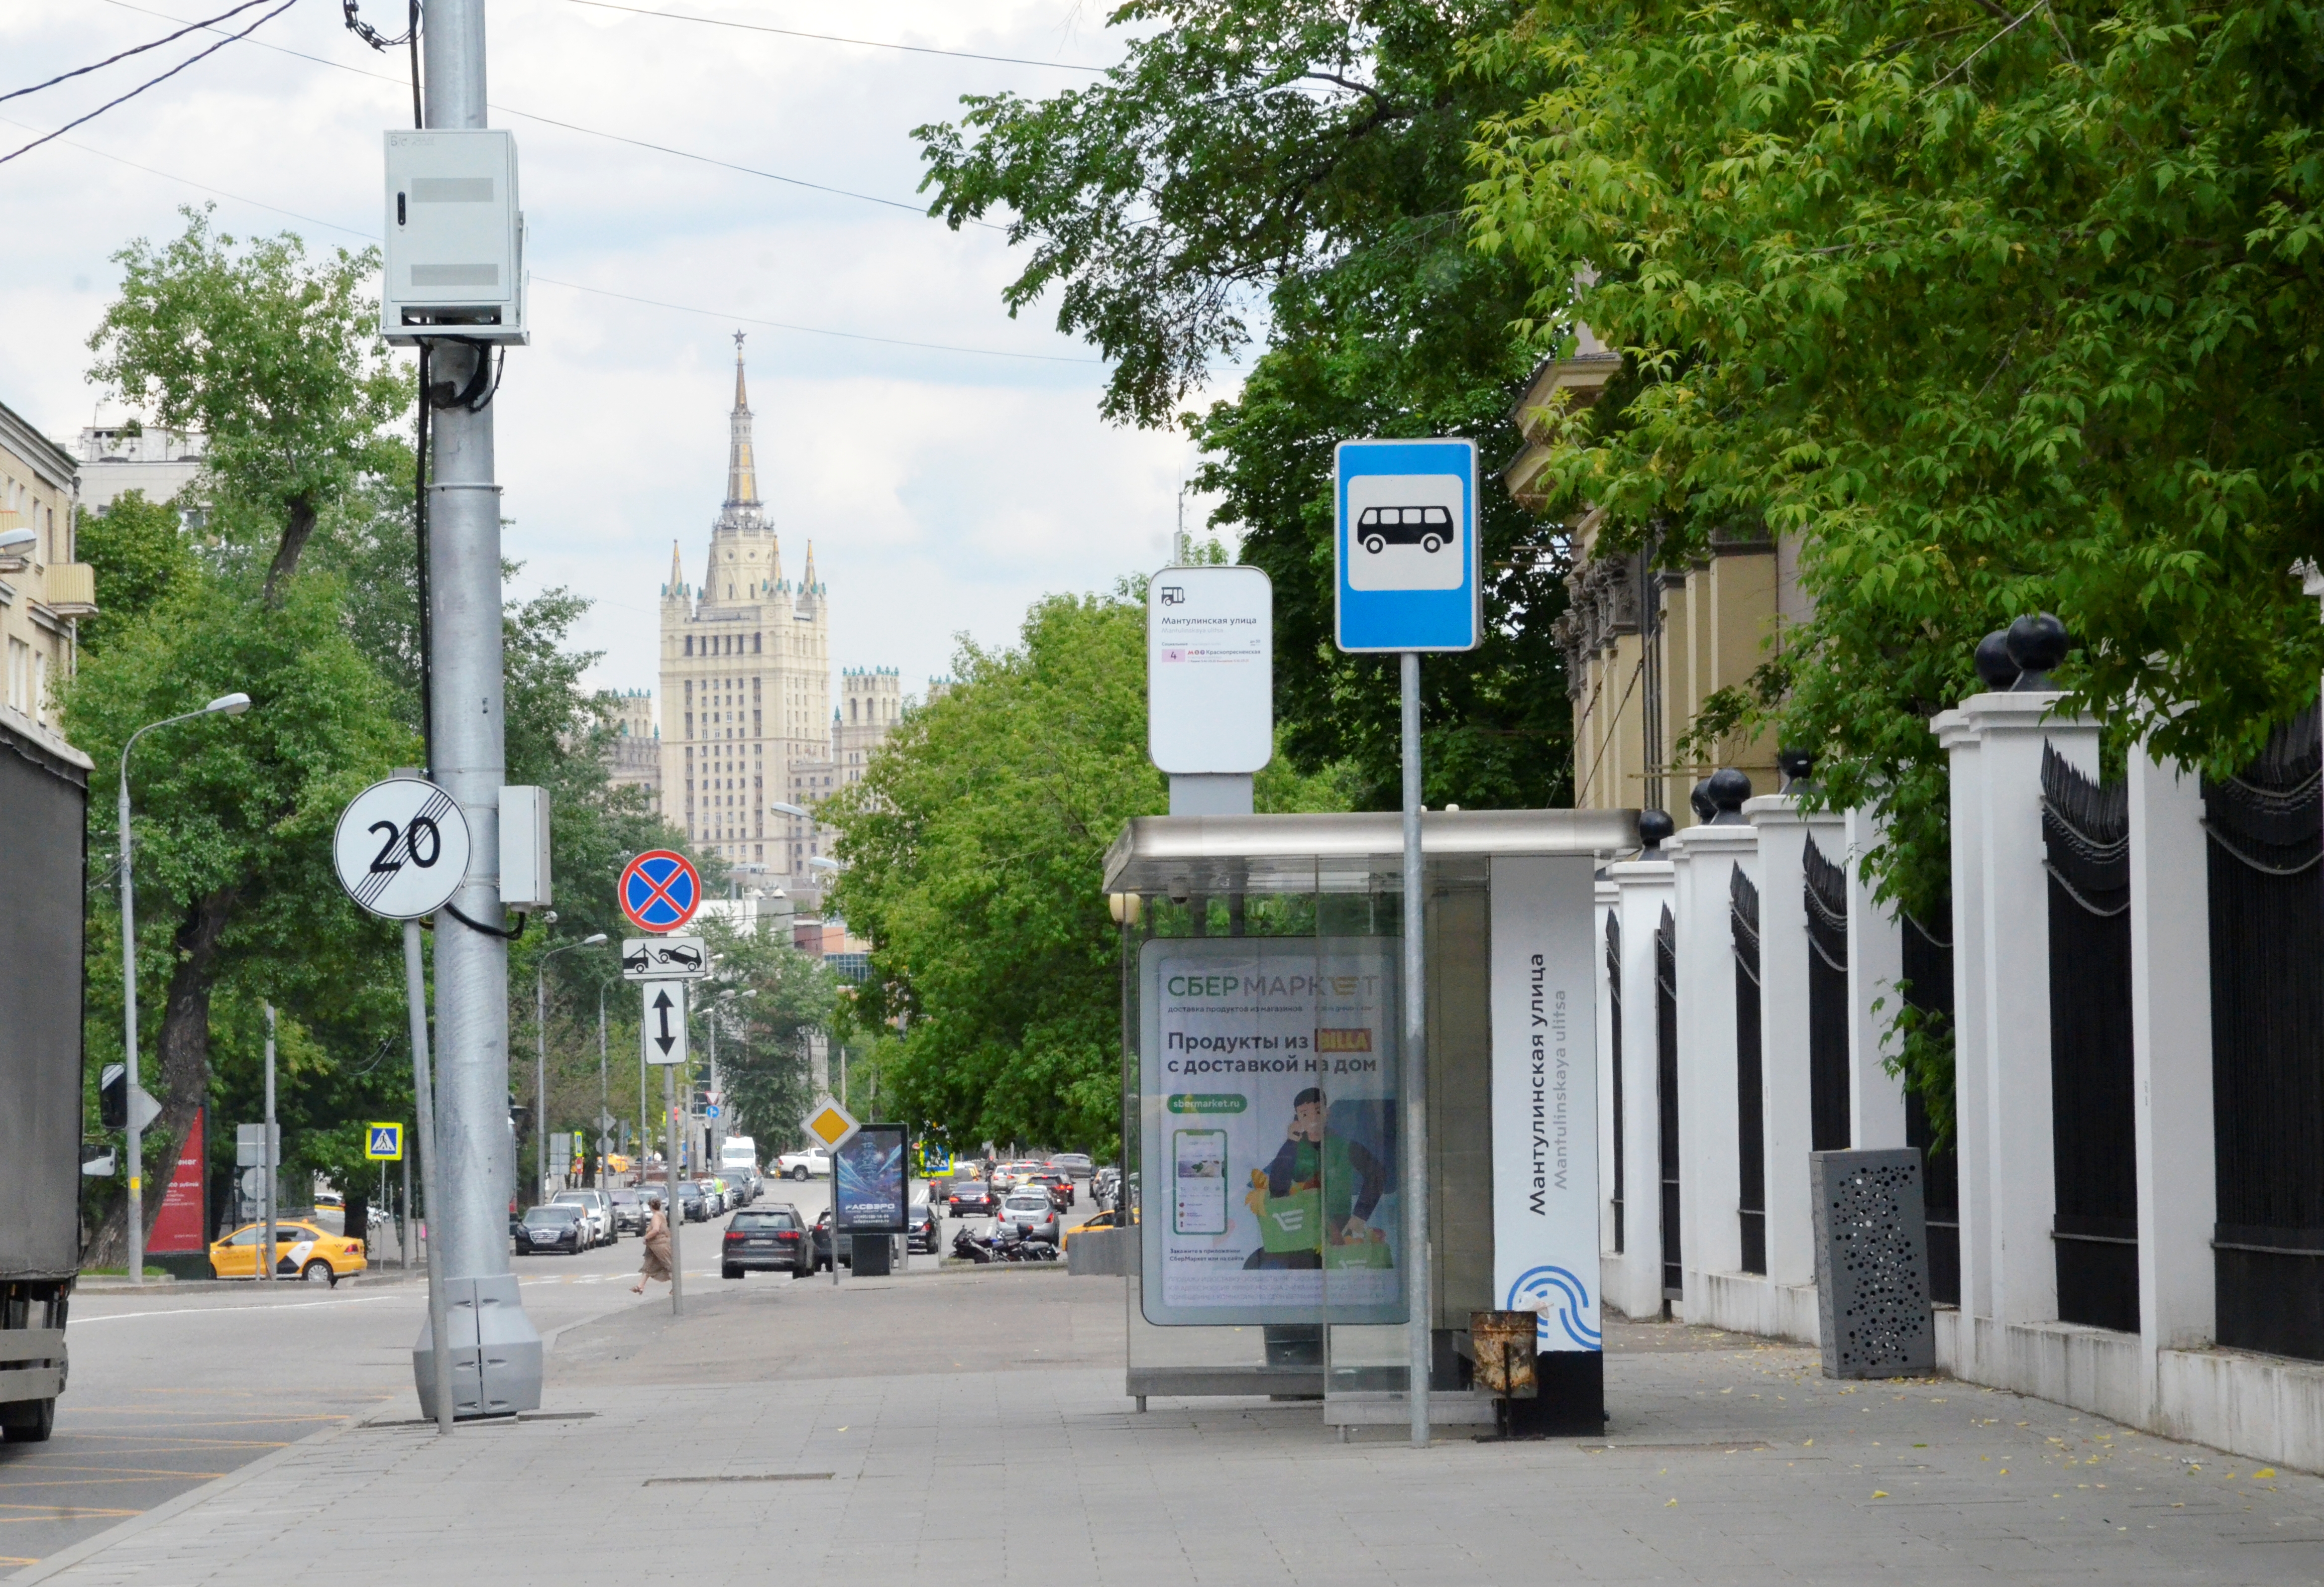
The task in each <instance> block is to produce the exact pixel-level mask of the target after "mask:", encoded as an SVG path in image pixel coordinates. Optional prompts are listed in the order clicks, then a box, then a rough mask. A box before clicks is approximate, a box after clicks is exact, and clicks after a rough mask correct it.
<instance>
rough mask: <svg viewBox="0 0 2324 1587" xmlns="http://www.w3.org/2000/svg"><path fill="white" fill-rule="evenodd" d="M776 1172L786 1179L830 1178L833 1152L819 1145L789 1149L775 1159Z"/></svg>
mask: <svg viewBox="0 0 2324 1587" xmlns="http://www.w3.org/2000/svg"><path fill="white" fill-rule="evenodd" d="M775 1172H776V1173H777V1174H778V1175H779V1176H781V1177H783V1178H785V1179H807V1178H816V1179H828V1178H830V1177H831V1154H830V1153H829V1152H827V1151H825V1150H824V1149H823V1148H821V1147H819V1146H811V1147H809V1148H807V1149H806V1150H805V1151H787V1152H785V1153H783V1155H782V1156H780V1157H779V1158H776V1159H775Z"/></svg>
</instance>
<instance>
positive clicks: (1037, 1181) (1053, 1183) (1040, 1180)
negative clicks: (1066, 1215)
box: [1025, 1168, 1074, 1213]
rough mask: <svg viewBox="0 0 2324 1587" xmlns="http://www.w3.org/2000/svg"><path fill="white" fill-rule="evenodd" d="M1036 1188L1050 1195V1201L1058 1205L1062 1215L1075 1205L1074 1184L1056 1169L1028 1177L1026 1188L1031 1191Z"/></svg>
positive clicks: (1047, 1169) (1042, 1170) (1041, 1171)
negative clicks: (1038, 1187)
mask: <svg viewBox="0 0 2324 1587" xmlns="http://www.w3.org/2000/svg"><path fill="white" fill-rule="evenodd" d="M1034 1186H1040V1187H1041V1188H1042V1189H1043V1190H1046V1191H1047V1192H1048V1193H1049V1199H1050V1200H1051V1201H1053V1202H1055V1203H1056V1204H1057V1211H1059V1212H1061V1213H1062V1212H1064V1211H1065V1209H1066V1208H1067V1207H1069V1206H1071V1205H1073V1204H1074V1182H1073V1181H1072V1180H1071V1179H1069V1178H1067V1177H1066V1176H1065V1175H1063V1174H1060V1173H1058V1172H1057V1171H1056V1169H1054V1168H1043V1169H1041V1170H1039V1171H1038V1172H1037V1173H1032V1174H1028V1175H1026V1176H1025V1188H1026V1189H1028V1190H1030V1189H1032V1188H1033V1187H1034Z"/></svg>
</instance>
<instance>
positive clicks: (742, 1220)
mask: <svg viewBox="0 0 2324 1587" xmlns="http://www.w3.org/2000/svg"><path fill="white" fill-rule="evenodd" d="M718 1260H719V1269H718V1273H719V1277H720V1278H741V1277H742V1275H743V1274H744V1273H746V1272H752V1271H757V1272H775V1271H788V1273H789V1274H790V1276H791V1277H792V1278H806V1277H807V1275H808V1274H810V1273H812V1272H814V1271H815V1269H816V1261H815V1256H814V1252H813V1249H812V1247H811V1246H810V1244H809V1241H808V1240H807V1230H806V1229H805V1227H803V1226H802V1225H801V1224H800V1223H799V1215H798V1208H797V1207H794V1206H792V1205H790V1204H788V1203H785V1202H777V1203H774V1204H771V1205H769V1206H764V1207H754V1208H751V1209H748V1210H746V1211H743V1212H739V1213H735V1214H734V1218H733V1222H732V1223H728V1224H727V1225H726V1238H725V1239H724V1241H722V1242H721V1244H720V1247H719V1252H718Z"/></svg>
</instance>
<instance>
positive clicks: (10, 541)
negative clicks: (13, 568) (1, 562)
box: [0, 529, 41, 557]
mask: <svg viewBox="0 0 2324 1587" xmlns="http://www.w3.org/2000/svg"><path fill="white" fill-rule="evenodd" d="M40 543H41V531H39V530H37V529H12V530H8V531H5V533H0V557H13V556H14V555H15V554H16V553H17V552H19V551H29V550H31V549H32V548H33V547H34V546H37V545H39V544H40Z"/></svg>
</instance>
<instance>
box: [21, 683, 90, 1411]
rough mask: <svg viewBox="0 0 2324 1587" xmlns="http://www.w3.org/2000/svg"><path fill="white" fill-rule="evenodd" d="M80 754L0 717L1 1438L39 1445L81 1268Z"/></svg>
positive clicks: (84, 858) (84, 793)
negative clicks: (5, 830)
mask: <svg viewBox="0 0 2324 1587" xmlns="http://www.w3.org/2000/svg"><path fill="white" fill-rule="evenodd" d="M91 770H93V767H92V764H91V762H90V761H89V759H88V756H86V755H84V754H82V753H81V752H79V751H78V750H76V749H74V748H73V747H72V746H71V745H69V744H68V743H65V742H64V741H63V740H62V739H60V738H59V737H57V736H56V735H55V734H51V733H48V732H46V731H44V730H43V729H42V728H41V727H40V726H39V725H38V724H35V723H33V722H32V721H30V720H29V719H27V718H26V717H24V716H23V715H19V714H17V713H16V712H14V711H9V710H0V810H5V811H6V812H7V813H8V826H9V838H10V844H9V858H10V872H11V874H10V876H9V881H8V890H7V898H6V901H5V903H0V1087H5V1101H4V1102H0V1206H5V1207H6V1208H7V1209H8V1211H7V1215H6V1216H5V1217H0V1437H5V1439H6V1441H7V1442H8V1443H11V1444H37V1443H40V1442H42V1441H43V1440H45V1439H46V1438H47V1437H48V1436H49V1433H50V1430H51V1428H52V1427H54V1426H55V1425H56V1417H57V1396H59V1395H60V1394H62V1393H63V1392H64V1389H65V1377H66V1361H65V1314H66V1311H67V1309H68V1308H69V1306H70V1303H71V1298H72V1289H73V1280H74V1278H76V1277H77V1276H78V1273H79V1269H80V1139H81V1094H82V1093H81V1084H82V1080H81V998H82V990H83V983H82V964H81V928H82V906H83V899H84V897H85V888H86V883H87V881H88V778H89V772H90V771H91Z"/></svg>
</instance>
